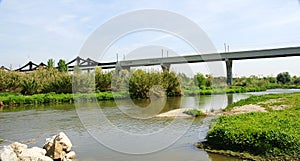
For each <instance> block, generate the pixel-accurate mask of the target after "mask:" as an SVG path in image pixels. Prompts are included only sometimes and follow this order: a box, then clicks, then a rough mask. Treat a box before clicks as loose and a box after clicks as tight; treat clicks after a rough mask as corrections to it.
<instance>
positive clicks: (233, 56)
mask: <svg viewBox="0 0 300 161" xmlns="http://www.w3.org/2000/svg"><path fill="white" fill-rule="evenodd" d="M288 56H300V47H288V48H277V49H264V50H249V51H238V52H226V53H211V54H203V55H200V54H197V55H188V56H175V57H165V58H149V59H138V60H124V61H120V62H118V65H119V66H120V67H122V68H123V69H124V68H127V67H137V66H150V65H161V66H162V68H163V70H168V69H169V68H170V65H171V64H184V63H199V62H212V61H225V63H226V72H227V84H229V85H231V84H232V64H233V60H244V59H259V58H276V57H288Z"/></svg>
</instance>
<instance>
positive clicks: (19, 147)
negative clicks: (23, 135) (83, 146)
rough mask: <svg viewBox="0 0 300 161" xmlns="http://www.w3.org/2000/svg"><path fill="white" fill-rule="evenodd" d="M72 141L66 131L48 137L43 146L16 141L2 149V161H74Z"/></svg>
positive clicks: (0, 156)
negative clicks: (32, 145)
mask: <svg viewBox="0 0 300 161" xmlns="http://www.w3.org/2000/svg"><path fill="white" fill-rule="evenodd" d="M71 148H72V143H71V141H70V139H69V138H68V137H67V136H66V134H65V133H63V132H60V133H59V134H58V135H54V136H53V137H52V138H48V139H46V142H45V144H44V146H43V149H42V148H39V147H32V148H28V147H27V145H25V144H22V143H18V142H14V143H12V144H10V145H8V146H4V147H3V148H2V149H0V161H53V160H60V161H72V160H73V159H74V158H75V156H76V154H75V152H74V151H71Z"/></svg>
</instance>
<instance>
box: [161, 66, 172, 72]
mask: <svg viewBox="0 0 300 161" xmlns="http://www.w3.org/2000/svg"><path fill="white" fill-rule="evenodd" d="M160 66H161V68H162V70H163V72H169V71H170V67H171V64H161V65H160Z"/></svg>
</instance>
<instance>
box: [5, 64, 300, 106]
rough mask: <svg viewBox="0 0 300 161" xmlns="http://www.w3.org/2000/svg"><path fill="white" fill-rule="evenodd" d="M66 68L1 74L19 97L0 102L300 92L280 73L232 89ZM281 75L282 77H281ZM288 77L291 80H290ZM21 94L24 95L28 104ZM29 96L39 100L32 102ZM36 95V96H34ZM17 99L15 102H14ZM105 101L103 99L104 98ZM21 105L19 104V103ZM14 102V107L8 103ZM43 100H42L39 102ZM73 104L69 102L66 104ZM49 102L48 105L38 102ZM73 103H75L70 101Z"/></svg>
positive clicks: (298, 82) (203, 79)
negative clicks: (95, 96)
mask: <svg viewBox="0 0 300 161" xmlns="http://www.w3.org/2000/svg"><path fill="white" fill-rule="evenodd" d="M67 71H68V68H67V64H66V62H65V61H64V60H59V62H58V68H57V69H56V68H54V60H53V59H49V60H48V62H47V67H46V68H43V67H40V68H38V69H37V70H35V71H33V72H28V73H21V72H15V71H10V72H7V71H4V70H0V93H1V92H12V93H16V94H17V95H16V96H10V97H9V98H1V99H3V100H4V102H5V103H6V104H19V103H18V102H20V104H23V103H24V104H27V103H30V104H31V103H32V102H35V99H38V98H40V97H43V96H42V95H36V94H43V95H46V94H47V93H51V94H49V95H54V94H53V93H56V94H58V96H57V97H58V101H53V102H60V97H62V96H61V95H66V96H65V97H67V98H68V97H69V96H71V95H70V94H71V93H73V92H74V93H94V92H96V93H103V92H104V93H111V92H114V93H120V94H121V95H125V94H124V93H126V92H128V91H129V94H128V95H129V96H130V97H131V98H149V97H150V95H155V96H157V97H161V96H164V95H166V96H181V95H183V94H184V95H186V96H194V95H210V94H221V93H242V92H257V91H264V90H266V89H269V88H299V87H300V77H296V76H294V77H292V78H290V81H286V79H281V77H284V78H285V77H288V76H289V74H288V73H280V74H279V75H278V76H277V78H274V77H263V78H258V77H256V76H251V77H249V78H246V77H242V78H234V79H233V85H232V86H227V85H226V79H225V77H215V78H214V77H213V76H211V75H203V74H200V73H198V74H196V75H195V76H194V77H193V78H190V77H187V76H186V75H185V74H183V73H180V74H175V73H174V72H158V71H149V72H146V71H143V70H134V71H131V72H128V71H126V70H122V71H121V73H120V74H119V75H115V71H108V72H103V71H102V69H101V68H100V67H95V70H93V71H91V72H83V71H81V70H80V69H79V67H75V69H74V71H73V73H68V72H67ZM281 75H282V76H281ZM287 75H288V76H287ZM20 94H22V95H24V98H26V101H25V100H23V101H22V99H23V97H22V98H19V97H21V96H20ZM27 95H32V97H31V98H33V97H38V98H35V99H33V100H29V99H28V98H29V97H28V98H27V97H25V96H27ZM34 95H36V96H34ZM13 97H16V98H13ZM101 97H102V96H101ZM19 99H20V101H16V100H19ZM7 100H11V101H12V102H11V103H7V102H6V101H7ZM38 100H40V99H38ZM69 101H70V100H69V99H67V101H66V102H69ZM38 102H47V101H38ZM71 102H72V100H71Z"/></svg>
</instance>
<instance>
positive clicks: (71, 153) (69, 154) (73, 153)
mask: <svg viewBox="0 0 300 161" xmlns="http://www.w3.org/2000/svg"><path fill="white" fill-rule="evenodd" d="M75 157H76V154H75V152H74V151H70V152H69V153H67V154H66V158H67V159H74V158H75Z"/></svg>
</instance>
